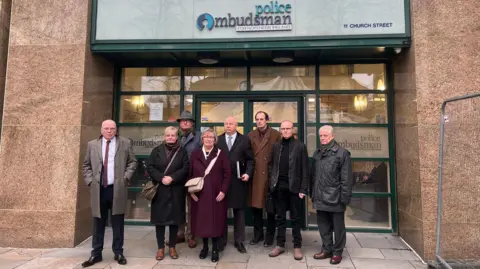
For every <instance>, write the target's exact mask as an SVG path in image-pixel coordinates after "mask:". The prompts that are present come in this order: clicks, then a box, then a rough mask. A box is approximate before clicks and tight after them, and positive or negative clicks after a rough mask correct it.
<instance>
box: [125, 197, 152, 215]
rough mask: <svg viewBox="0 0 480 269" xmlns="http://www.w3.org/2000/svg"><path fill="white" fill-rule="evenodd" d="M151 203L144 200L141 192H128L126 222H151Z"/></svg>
mask: <svg viewBox="0 0 480 269" xmlns="http://www.w3.org/2000/svg"><path fill="white" fill-rule="evenodd" d="M150 210H151V208H150V201H148V200H147V199H145V198H143V197H142V196H141V195H140V192H134V191H128V202H127V210H126V211H125V219H126V220H141V221H143V220H150Z"/></svg>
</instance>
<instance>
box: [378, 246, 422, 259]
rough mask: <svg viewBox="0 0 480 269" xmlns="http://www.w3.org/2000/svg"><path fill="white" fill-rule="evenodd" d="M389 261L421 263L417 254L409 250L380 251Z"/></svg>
mask: <svg viewBox="0 0 480 269" xmlns="http://www.w3.org/2000/svg"><path fill="white" fill-rule="evenodd" d="M380 251H381V252H382V254H383V256H385V259H387V260H402V261H420V259H419V258H418V257H417V255H415V253H414V252H413V251H411V250H409V249H380Z"/></svg>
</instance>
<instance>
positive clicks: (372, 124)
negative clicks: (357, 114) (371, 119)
mask: <svg viewBox="0 0 480 269" xmlns="http://www.w3.org/2000/svg"><path fill="white" fill-rule="evenodd" d="M323 125H330V126H333V127H378V128H387V127H388V124H382V123H333V122H320V127H322V126H323Z"/></svg>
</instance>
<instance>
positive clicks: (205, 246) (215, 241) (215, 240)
mask: <svg viewBox="0 0 480 269" xmlns="http://www.w3.org/2000/svg"><path fill="white" fill-rule="evenodd" d="M218 239H219V237H212V250H213V251H218ZM203 249H208V238H203Z"/></svg>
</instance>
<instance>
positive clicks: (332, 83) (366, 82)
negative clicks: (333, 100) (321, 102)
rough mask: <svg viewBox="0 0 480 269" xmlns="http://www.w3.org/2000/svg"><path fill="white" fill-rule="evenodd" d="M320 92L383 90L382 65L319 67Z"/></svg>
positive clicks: (383, 75)
mask: <svg viewBox="0 0 480 269" xmlns="http://www.w3.org/2000/svg"><path fill="white" fill-rule="evenodd" d="M320 90H379V91H383V90H385V65H384V64H348V65H346V64H342V65H321V66H320Z"/></svg>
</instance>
